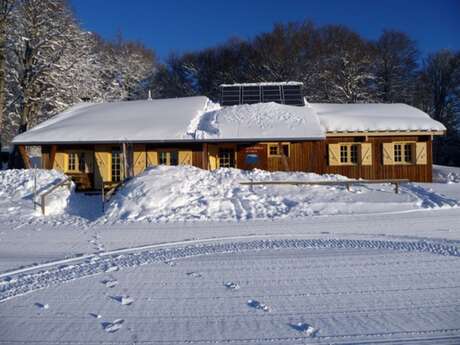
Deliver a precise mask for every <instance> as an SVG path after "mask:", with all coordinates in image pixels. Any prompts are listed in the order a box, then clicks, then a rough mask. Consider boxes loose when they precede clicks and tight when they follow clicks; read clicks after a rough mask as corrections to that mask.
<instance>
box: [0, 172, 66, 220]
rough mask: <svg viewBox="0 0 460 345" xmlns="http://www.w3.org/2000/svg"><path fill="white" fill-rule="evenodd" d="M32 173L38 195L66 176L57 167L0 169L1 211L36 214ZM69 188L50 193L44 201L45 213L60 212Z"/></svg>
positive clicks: (4, 213)
mask: <svg viewBox="0 0 460 345" xmlns="http://www.w3.org/2000/svg"><path fill="white" fill-rule="evenodd" d="M34 175H36V178H37V194H41V193H43V192H45V191H46V190H48V189H49V188H50V187H51V186H52V185H53V184H56V183H58V182H59V181H62V180H64V179H65V178H66V176H65V175H64V174H62V173H60V172H58V171H56V170H41V169H35V170H5V171H0V210H1V212H0V214H1V216H5V217H6V216H8V217H21V216H26V217H27V216H37V215H40V214H41V213H40V210H39V207H37V209H36V210H34V207H33V190H34ZM71 193H72V192H71V191H69V189H68V188H59V189H57V190H56V191H55V192H54V193H52V194H50V196H49V198H48V199H47V203H46V211H47V214H48V215H57V214H63V213H64V212H65V210H66V208H67V206H68V203H69V198H70V195H71Z"/></svg>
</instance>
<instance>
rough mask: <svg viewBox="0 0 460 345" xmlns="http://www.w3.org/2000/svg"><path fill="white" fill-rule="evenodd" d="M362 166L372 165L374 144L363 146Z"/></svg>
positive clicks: (363, 144) (364, 144)
mask: <svg viewBox="0 0 460 345" xmlns="http://www.w3.org/2000/svg"><path fill="white" fill-rule="evenodd" d="M361 165H372V143H362V144H361Z"/></svg>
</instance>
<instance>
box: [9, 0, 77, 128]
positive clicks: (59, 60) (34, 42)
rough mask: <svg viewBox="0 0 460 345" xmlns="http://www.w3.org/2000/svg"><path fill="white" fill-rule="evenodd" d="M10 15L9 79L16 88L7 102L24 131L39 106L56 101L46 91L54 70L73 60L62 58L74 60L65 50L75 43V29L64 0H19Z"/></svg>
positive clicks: (31, 121)
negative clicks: (10, 66) (13, 70)
mask: <svg viewBox="0 0 460 345" xmlns="http://www.w3.org/2000/svg"><path fill="white" fill-rule="evenodd" d="M13 16H14V20H15V30H14V31H13V32H12V33H11V38H10V44H11V50H12V52H13V53H14V54H13V57H12V59H13V61H12V66H13V68H14V69H15V73H14V74H13V75H12V77H13V79H14V80H12V81H11V83H16V85H17V90H16V92H15V94H13V95H11V96H12V100H11V105H12V107H13V110H14V111H16V113H17V115H18V118H17V119H12V120H13V121H19V128H20V131H25V130H27V129H28V127H29V126H30V125H31V124H34V123H36V122H37V120H38V115H39V114H40V110H41V108H42V107H43V106H45V107H48V108H53V107H54V106H55V105H56V103H55V101H56V97H55V96H54V94H50V93H48V94H47V93H46V92H47V91H49V89H50V88H51V87H53V86H55V84H54V82H58V81H60V79H59V78H56V74H58V73H63V71H65V69H68V68H70V66H71V65H72V64H73V63H74V62H73V61H65V58H66V57H67V58H70V57H71V60H74V55H73V54H69V55H66V53H67V52H68V51H69V50H70V49H72V48H74V47H75V46H76V41H77V40H78V35H79V31H78V26H77V24H76V23H75V20H74V18H73V14H72V13H71V11H70V10H69V8H68V5H67V3H66V2H65V1H64V0H19V2H18V5H17V7H15V10H14V11H13ZM74 53H75V51H74ZM56 89H58V87H56ZM14 111H13V112H14Z"/></svg>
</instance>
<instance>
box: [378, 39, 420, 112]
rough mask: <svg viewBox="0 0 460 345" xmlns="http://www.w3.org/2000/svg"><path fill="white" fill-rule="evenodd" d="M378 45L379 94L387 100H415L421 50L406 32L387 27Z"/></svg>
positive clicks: (385, 101) (386, 101)
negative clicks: (414, 89) (413, 96)
mask: <svg viewBox="0 0 460 345" xmlns="http://www.w3.org/2000/svg"><path fill="white" fill-rule="evenodd" d="M375 46H376V59H375V63H374V66H375V74H376V92H377V97H378V98H379V99H380V100H381V101H383V102H384V103H396V102H404V103H412V95H413V87H414V84H415V77H416V72H417V67H418V65H417V59H418V56H419V52H418V50H417V47H416V44H415V42H414V41H413V40H411V39H410V38H409V36H407V35H406V34H405V33H402V32H398V31H384V32H383V34H382V35H381V36H380V38H379V39H378V41H377V42H376V43H375Z"/></svg>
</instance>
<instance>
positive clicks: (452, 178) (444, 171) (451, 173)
mask: <svg viewBox="0 0 460 345" xmlns="http://www.w3.org/2000/svg"><path fill="white" fill-rule="evenodd" d="M433 182H437V183H449V184H451V183H460V168H456V167H448V166H442V165H433Z"/></svg>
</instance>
